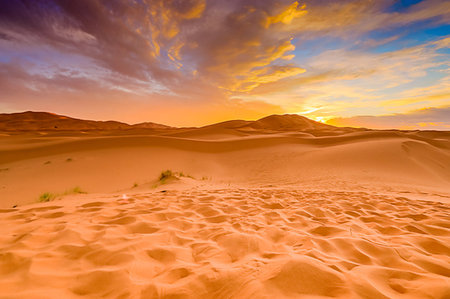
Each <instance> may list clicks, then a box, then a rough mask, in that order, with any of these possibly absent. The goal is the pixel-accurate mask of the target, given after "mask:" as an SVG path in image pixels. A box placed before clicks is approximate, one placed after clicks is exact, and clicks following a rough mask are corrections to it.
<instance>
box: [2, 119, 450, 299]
mask: <svg viewBox="0 0 450 299" xmlns="http://www.w3.org/2000/svg"><path fill="white" fill-rule="evenodd" d="M166 169H169V170H172V175H170V176H169V178H168V179H167V180H165V179H160V174H161V171H163V170H166ZM39 201H40V202H39ZM47 201H48V202H47ZM449 204H450V132H444V131H400V130H382V131H381V130H370V129H355V128H339V127H334V126H329V125H326V124H322V123H319V122H315V121H312V120H310V119H307V118H305V117H302V116H299V115H272V116H268V117H265V118H262V119H260V120H257V121H244V120H233V121H227V122H222V123H218V124H213V125H209V126H204V127H201V128H173V127H167V126H163V125H158V124H153V123H144V124H138V125H128V124H124V123H120V122H113V121H109V122H98V121H85V120H79V119H73V118H70V117H65V116H59V115H54V114H50V113H42V112H39V113H35V112H25V113H18V114H3V115H0V208H1V209H0V274H1V277H0V298H80V296H87V297H89V298H99V297H106V298H118V297H120V298H330V297H332V298H450V279H449V277H450V266H449V265H450V246H449V244H450V222H449V219H450V207H449Z"/></svg>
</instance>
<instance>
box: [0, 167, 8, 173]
mask: <svg viewBox="0 0 450 299" xmlns="http://www.w3.org/2000/svg"><path fill="white" fill-rule="evenodd" d="M8 170H9V168H0V172H2V171H8Z"/></svg>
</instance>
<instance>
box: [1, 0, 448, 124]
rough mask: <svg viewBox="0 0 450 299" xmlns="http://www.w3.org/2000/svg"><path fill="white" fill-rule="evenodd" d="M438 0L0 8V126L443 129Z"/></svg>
mask: <svg viewBox="0 0 450 299" xmlns="http://www.w3.org/2000/svg"><path fill="white" fill-rule="evenodd" d="M449 47H450V1H445V0H422V1H421V0H401V1H393V0H367V1H365V0H340V1H335V0H305V1H288V0H286V1H285V0H227V1H223V0H76V1H74V0H0V113H11V112H19V111H27V110H33V111H48V112H53V113H58V114H64V115H69V116H72V117H78V118H84V119H95V120H109V119H113V120H119V121H124V122H128V123H139V122H144V121H152V122H157V123H163V124H168V125H173V126H201V125H206V124H211V123H215V122H220V121H225V120H230V119H247V120H253V119H258V118H261V117H264V116H267V115H271V114H283V113H291V114H292V113H297V114H300V115H303V116H306V117H309V118H311V119H313V120H316V121H321V122H325V123H328V124H332V125H337V126H354V127H369V128H380V129H387V128H398V129H432V130H433V129H436V130H450V67H449V65H450V49H449Z"/></svg>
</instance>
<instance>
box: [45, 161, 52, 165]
mask: <svg viewBox="0 0 450 299" xmlns="http://www.w3.org/2000/svg"><path fill="white" fill-rule="evenodd" d="M50 163H52V161H47V162H45V163H44V165H48V164H50Z"/></svg>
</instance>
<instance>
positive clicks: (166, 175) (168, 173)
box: [159, 170, 174, 182]
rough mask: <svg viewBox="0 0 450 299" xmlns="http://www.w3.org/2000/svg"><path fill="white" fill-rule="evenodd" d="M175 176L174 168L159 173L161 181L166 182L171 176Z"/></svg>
mask: <svg viewBox="0 0 450 299" xmlns="http://www.w3.org/2000/svg"><path fill="white" fill-rule="evenodd" d="M173 176H174V173H173V172H172V170H165V171H163V172H161V174H160V175H159V181H160V182H164V181H165V180H167V179H168V178H171V177H173Z"/></svg>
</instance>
